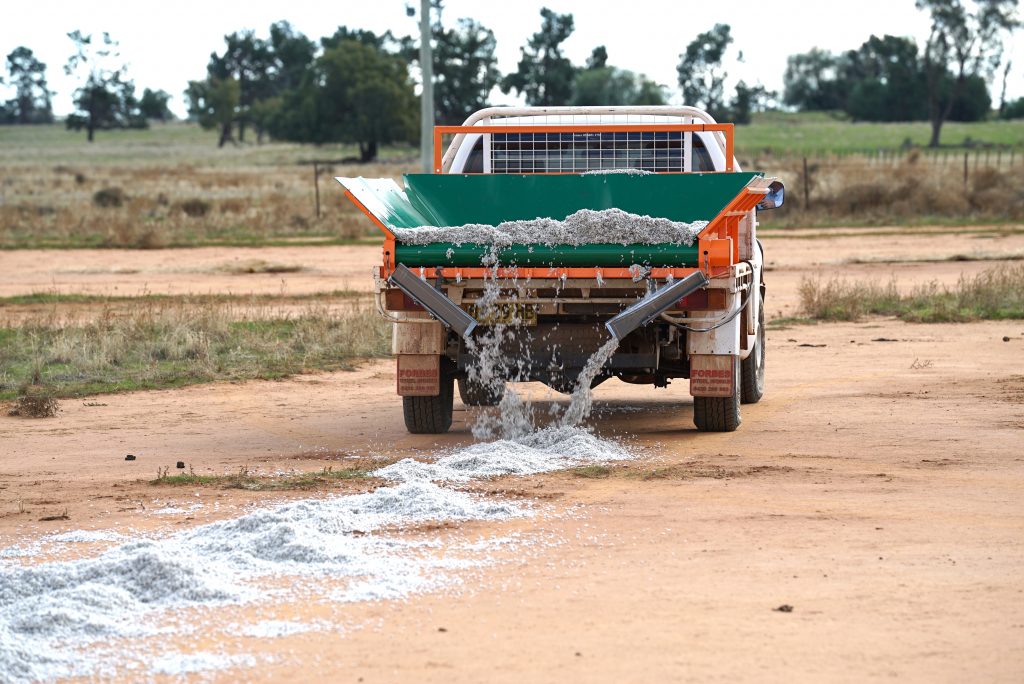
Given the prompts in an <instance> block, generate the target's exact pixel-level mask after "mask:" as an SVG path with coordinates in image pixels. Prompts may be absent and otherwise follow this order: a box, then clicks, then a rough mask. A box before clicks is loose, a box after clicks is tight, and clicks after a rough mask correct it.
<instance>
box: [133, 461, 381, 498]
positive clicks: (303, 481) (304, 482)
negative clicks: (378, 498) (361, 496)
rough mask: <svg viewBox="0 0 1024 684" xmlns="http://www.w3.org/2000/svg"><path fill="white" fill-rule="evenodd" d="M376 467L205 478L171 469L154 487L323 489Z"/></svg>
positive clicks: (244, 469) (365, 475)
mask: <svg viewBox="0 0 1024 684" xmlns="http://www.w3.org/2000/svg"><path fill="white" fill-rule="evenodd" d="M371 470H373V468H337V469H336V468H335V467H334V466H324V467H323V468H322V469H320V470H316V471H310V472H305V473H294V474H289V475H260V474H258V473H255V472H253V471H251V470H250V469H249V468H248V467H247V466H242V467H240V468H239V469H238V472H236V473H228V474H225V475H201V474H198V473H196V472H195V471H194V470H192V468H191V467H190V468H189V472H187V473H176V474H174V475H171V474H170V469H169V468H163V469H160V470H158V471H157V476H156V478H155V479H153V480H150V481H149V483H150V484H152V485H165V486H189V487H195V486H205V487H216V488H220V489H245V490H248V491H254V492H262V491H287V490H305V489H319V488H321V487H324V486H326V485H330V484H333V483H336V482H341V481H345V480H366V479H368V478H370V471H371Z"/></svg>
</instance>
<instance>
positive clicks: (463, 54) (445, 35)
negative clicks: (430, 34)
mask: <svg viewBox="0 0 1024 684" xmlns="http://www.w3.org/2000/svg"><path fill="white" fill-rule="evenodd" d="M438 24H439V25H438V26H436V27H435V28H434V31H435V33H434V39H435V40H436V41H437V43H436V45H435V46H434V80H435V87H434V107H435V110H436V114H435V116H436V119H435V120H436V121H437V122H438V123H439V124H461V123H462V122H463V121H465V120H466V117H468V116H469V115H470V114H472V113H473V112H475V111H476V110H478V109H481V108H483V107H485V106H486V105H487V99H488V97H489V96H490V93H491V90H492V89H493V88H494V86H496V85H497V84H498V81H499V80H500V79H501V74H500V73H499V72H498V67H497V64H498V59H497V58H496V57H495V56H494V50H495V48H496V46H497V43H496V42H495V40H494V32H493V31H491V30H490V29H489V28H487V27H485V26H483V25H482V24H479V23H477V22H476V21H474V20H472V19H466V18H463V19H459V21H458V27H457V28H455V29H444V28H443V27H441V26H440V22H438ZM418 57H419V55H418V53H417V58H418Z"/></svg>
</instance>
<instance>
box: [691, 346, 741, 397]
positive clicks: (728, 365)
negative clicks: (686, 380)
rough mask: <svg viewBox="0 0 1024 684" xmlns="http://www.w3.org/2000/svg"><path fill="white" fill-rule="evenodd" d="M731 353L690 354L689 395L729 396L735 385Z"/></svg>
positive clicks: (735, 359)
mask: <svg viewBox="0 0 1024 684" xmlns="http://www.w3.org/2000/svg"><path fill="white" fill-rule="evenodd" d="M737 363H739V357H738V356H734V355H731V354H691V355H690V395H691V396H694V397H731V396H733V395H734V394H735V393H736V392H737V391H738V389H739V388H737V387H736V364H737Z"/></svg>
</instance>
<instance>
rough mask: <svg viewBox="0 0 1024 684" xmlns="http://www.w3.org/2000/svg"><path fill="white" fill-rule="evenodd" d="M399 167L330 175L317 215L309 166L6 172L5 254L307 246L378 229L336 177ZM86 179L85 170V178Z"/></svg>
mask: <svg viewBox="0 0 1024 684" xmlns="http://www.w3.org/2000/svg"><path fill="white" fill-rule="evenodd" d="M402 170H403V169H400V168H396V167H394V166H388V167H383V165H380V166H376V167H362V168H359V169H358V170H357V169H328V170H327V171H325V172H324V174H323V176H322V178H321V183H320V192H321V216H320V218H319V219H318V218H317V217H316V213H315V212H316V209H315V204H314V199H313V187H312V181H311V174H310V173H309V171H308V169H306V168H302V167H282V166H274V167H269V168H261V167H253V168H232V169H223V168H201V167H194V166H190V165H181V166H171V167H165V166H153V167H144V168H134V167H130V166H104V167H100V168H90V169H88V175H87V177H86V179H85V180H83V181H82V182H78V181H76V180H75V176H74V174H73V173H72V172H68V171H65V170H64V168H63V167H38V166H22V167H19V168H17V169H16V170H15V169H10V170H9V171H7V172H4V171H0V184H2V186H3V188H4V195H5V197H4V201H3V202H0V248H21V247H119V248H142V249H157V248H161V247H174V246H192V245H262V244H302V243H303V242H314V243H317V244H323V242H324V241H325V240H327V241H344V240H351V239H355V238H359V237H362V236H364V235H367V234H373V233H374V231H375V229H374V228H373V226H372V225H371V224H370V222H369V221H367V219H366V217H365V216H363V215H362V214H361V213H360V212H359V211H358V210H357V209H356V208H355V207H354V205H352V204H351V202H349V201H348V200H346V199H345V198H344V196H343V193H342V190H341V187H340V186H338V184H337V183H335V182H334V180H333V178H332V177H331V176H330V175H328V174H330V173H331V172H332V171H333V172H336V173H346V174H348V173H351V174H355V175H382V176H390V175H395V174H398V173H400V172H401V171H402ZM82 175H84V174H82Z"/></svg>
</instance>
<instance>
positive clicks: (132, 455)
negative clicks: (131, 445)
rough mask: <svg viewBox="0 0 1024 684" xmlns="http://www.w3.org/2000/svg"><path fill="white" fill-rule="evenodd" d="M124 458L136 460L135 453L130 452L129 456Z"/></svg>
mask: <svg viewBox="0 0 1024 684" xmlns="http://www.w3.org/2000/svg"><path fill="white" fill-rule="evenodd" d="M124 460H126V461H134V460H135V455H134V454H128V455H127V456H125V457H124Z"/></svg>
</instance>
